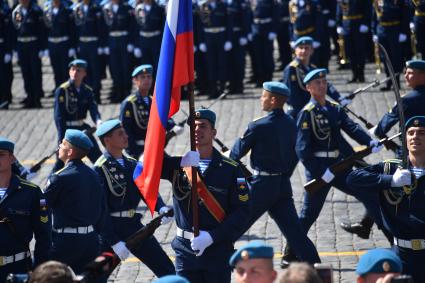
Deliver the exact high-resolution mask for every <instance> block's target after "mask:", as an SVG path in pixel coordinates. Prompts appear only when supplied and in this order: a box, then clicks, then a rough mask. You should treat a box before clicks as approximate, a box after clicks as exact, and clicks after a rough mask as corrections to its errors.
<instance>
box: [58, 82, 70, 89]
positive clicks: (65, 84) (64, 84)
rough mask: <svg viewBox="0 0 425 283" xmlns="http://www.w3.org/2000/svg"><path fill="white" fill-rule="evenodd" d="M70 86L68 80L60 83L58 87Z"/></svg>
mask: <svg viewBox="0 0 425 283" xmlns="http://www.w3.org/2000/svg"><path fill="white" fill-rule="evenodd" d="M69 86H70V84H69V82H64V83H63V84H61V85H60V86H59V87H60V88H68V87H69Z"/></svg>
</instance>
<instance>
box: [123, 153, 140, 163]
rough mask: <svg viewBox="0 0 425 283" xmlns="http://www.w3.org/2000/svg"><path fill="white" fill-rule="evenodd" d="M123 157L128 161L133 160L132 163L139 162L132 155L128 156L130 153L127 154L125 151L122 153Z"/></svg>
mask: <svg viewBox="0 0 425 283" xmlns="http://www.w3.org/2000/svg"><path fill="white" fill-rule="evenodd" d="M122 155H124V156H125V158H127V159H130V160H132V161H135V162H137V159H136V158H134V157H132V156H130V154H128V153H127V152H125V151H124V152H123V153H122Z"/></svg>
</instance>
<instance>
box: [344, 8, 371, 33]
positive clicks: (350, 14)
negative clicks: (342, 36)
mask: <svg viewBox="0 0 425 283" xmlns="http://www.w3.org/2000/svg"><path fill="white" fill-rule="evenodd" d="M371 5H372V3H371V0H337V8H336V22H337V26H342V27H343V28H344V31H345V32H346V33H351V32H353V33H358V32H360V31H359V27H360V25H365V26H368V27H370V21H371V16H372V9H371V8H370V7H371Z"/></svg>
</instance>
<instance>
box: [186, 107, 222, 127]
mask: <svg viewBox="0 0 425 283" xmlns="http://www.w3.org/2000/svg"><path fill="white" fill-rule="evenodd" d="M198 119H206V120H208V121H210V123H211V125H212V126H213V128H214V127H215V120H216V116H215V113H214V112H213V111H211V110H209V109H204V108H201V109H197V110H195V120H198ZM187 124H188V125H190V119H187Z"/></svg>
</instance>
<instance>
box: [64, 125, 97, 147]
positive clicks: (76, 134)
mask: <svg viewBox="0 0 425 283" xmlns="http://www.w3.org/2000/svg"><path fill="white" fill-rule="evenodd" d="M65 140H66V141H67V142H69V143H70V144H72V145H73V146H75V147H78V148H81V149H84V150H90V149H91V148H92V147H93V143H92V142H91V140H90V139H89V137H88V136H87V135H86V134H85V133H83V132H82V131H80V130H74V129H68V130H66V132H65Z"/></svg>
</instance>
